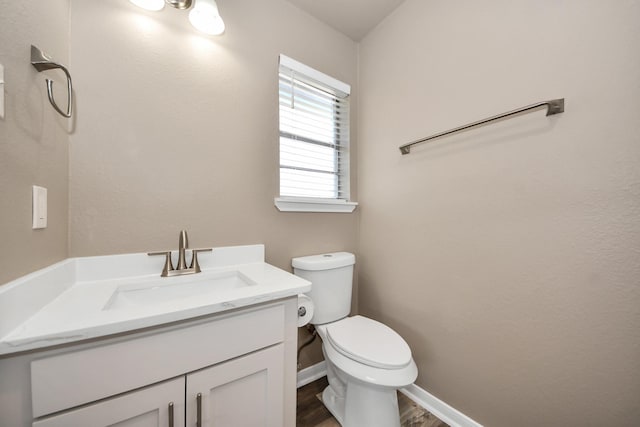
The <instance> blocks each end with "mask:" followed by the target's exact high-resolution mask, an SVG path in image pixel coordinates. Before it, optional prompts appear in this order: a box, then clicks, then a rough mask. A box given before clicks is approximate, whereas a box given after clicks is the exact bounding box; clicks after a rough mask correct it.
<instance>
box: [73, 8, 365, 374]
mask: <svg viewBox="0 0 640 427" xmlns="http://www.w3.org/2000/svg"><path fill="white" fill-rule="evenodd" d="M218 6H219V8H220V12H221V14H222V16H223V18H224V20H225V23H226V26H227V31H226V33H225V34H224V35H223V36H221V37H206V36H205V37H203V36H201V35H199V34H197V33H196V32H195V30H194V29H193V28H192V27H191V25H190V24H189V22H188V19H187V12H186V11H179V10H176V9H172V8H165V10H164V11H162V12H155V13H154V12H145V11H143V10H142V9H139V8H136V7H135V6H133V5H131V4H130V3H129V2H127V1H119V0H117V1H116V0H109V1H98V0H79V1H73V2H72V7H71V28H72V34H71V48H70V55H71V62H72V64H73V67H74V69H75V70H76V72H77V75H78V77H77V78H76V81H75V84H76V88H77V96H78V113H77V114H78V125H77V131H76V132H75V134H74V135H73V136H72V138H71V148H70V230H71V232H70V250H71V254H72V255H73V256H85V255H99V254H112V253H121V252H142V251H148V250H157V249H163V248H175V247H177V244H178V240H177V238H178V232H179V230H181V229H183V228H184V229H187V230H188V231H189V236H190V240H191V242H190V243H191V245H192V246H193V247H197V246H205V245H213V246H226V245H239V244H253V243H264V244H265V245H266V254H267V261H268V262H270V263H272V264H275V265H276V266H278V267H281V268H283V269H286V270H289V269H290V265H291V258H292V257H294V256H300V255H308V254H314V253H321V252H325V251H338V250H350V251H353V250H354V249H355V239H356V230H357V227H356V214H302V213H300V214H298V213H282V212H279V211H277V210H276V208H275V207H274V205H273V198H274V197H275V196H277V195H278V76H277V70H278V55H279V54H280V53H284V54H286V55H288V56H291V57H293V58H295V59H297V60H299V61H302V62H304V63H306V64H308V65H310V66H312V67H315V68H317V69H319V70H320V71H323V72H325V73H327V74H330V75H332V76H334V77H336V78H338V79H340V80H342V81H344V82H347V83H350V84H351V85H353V95H352V100H353V101H352V105H353V107H352V108H353V110H352V117H354V118H355V117H357V111H356V105H357V103H356V96H357V94H356V92H357V90H356V89H357V88H356V77H357V55H356V50H357V47H356V44H355V43H354V42H353V41H351V40H350V39H348V38H347V37H346V36H343V35H341V34H339V33H338V32H336V31H335V30H333V29H331V28H329V27H328V26H326V25H324V24H321V23H320V22H319V21H317V20H316V19H315V18H312V17H310V16H309V15H307V14H305V13H303V12H301V11H300V10H299V9H297V8H296V7H294V6H293V5H291V4H289V3H288V2H285V1H282V0H268V1H265V0H220V1H218ZM352 129H353V134H352V138H351V139H352V141H353V145H352V150H353V151H352V159H353V165H354V173H353V176H354V177H355V158H356V150H355V148H356V147H355V140H356V135H355V129H356V126H355V123H354V125H353V127H352ZM352 188H353V189H354V194H353V196H355V195H356V194H355V188H356V185H355V178H354V180H353V182H352ZM305 357H306V359H305V360H306V361H307V362H306V363H305V364H310V363H314V362H316V361H318V360H319V359H320V358H321V356H320V352H319V348H317V347H316V348H315V351H312V352H310V353H308V354H306V355H305Z"/></svg>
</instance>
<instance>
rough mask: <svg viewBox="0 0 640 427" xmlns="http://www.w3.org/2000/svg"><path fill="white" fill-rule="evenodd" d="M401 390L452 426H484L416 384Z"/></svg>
mask: <svg viewBox="0 0 640 427" xmlns="http://www.w3.org/2000/svg"><path fill="white" fill-rule="evenodd" d="M400 392H401V393H402V394H404V395H405V396H407V397H408V398H409V399H411V400H413V401H414V402H416V403H417V404H418V405H420V406H422V407H423V408H424V409H426V410H427V411H429V412H431V413H432V414H433V415H435V416H436V417H438V418H439V419H440V420H441V421H444V422H445V423H447V424H448V425H450V426H451V427H482V424H480V423H478V422H476V421H474V420H472V419H471V418H469V417H467V416H466V415H465V414H463V413H462V412H460V411H458V410H457V409H455V408H454V407H452V406H449V405H448V404H446V403H445V402H443V401H442V400H440V399H438V398H437V397H435V396H434V395H432V394H431V393H429V392H427V391H426V390H424V389H422V388H420V387H418V386H417V385H415V384H411V385H409V386H407V387H404V388H401V389H400Z"/></svg>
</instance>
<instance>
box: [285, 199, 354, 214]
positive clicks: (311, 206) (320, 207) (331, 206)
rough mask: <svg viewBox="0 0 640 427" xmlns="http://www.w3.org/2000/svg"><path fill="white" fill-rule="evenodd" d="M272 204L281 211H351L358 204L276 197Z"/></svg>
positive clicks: (341, 201)
mask: <svg viewBox="0 0 640 427" xmlns="http://www.w3.org/2000/svg"><path fill="white" fill-rule="evenodd" d="M274 204H275V205H276V207H277V208H278V210H279V211H281V212H337V213H351V212H353V211H354V210H355V208H356V206H358V204H357V203H356V202H347V201H346V200H334V199H305V198H286V197H276V198H275V199H274Z"/></svg>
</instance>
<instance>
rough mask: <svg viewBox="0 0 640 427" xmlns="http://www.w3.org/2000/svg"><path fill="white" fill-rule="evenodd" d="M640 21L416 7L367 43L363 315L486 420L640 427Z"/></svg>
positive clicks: (592, 4) (424, 383)
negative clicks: (522, 112) (452, 132)
mask: <svg viewBox="0 0 640 427" xmlns="http://www.w3.org/2000/svg"><path fill="white" fill-rule="evenodd" d="M639 22H640V2H638V1H627V2H602V1H565V2H539V1H518V2H513V1H507V0H500V1H495V2H491V5H490V6H488V5H487V4H486V3H483V2H475V1H460V2H449V1H444V0H442V1H440V0H434V1H423V0H406V1H405V2H404V3H403V4H402V5H401V6H400V7H399V8H398V9H397V10H396V11H395V12H394V14H393V15H392V16H391V17H390V18H389V19H387V20H386V21H385V22H384V23H383V24H382V25H381V26H379V27H378V28H377V29H376V30H375V31H374V32H373V33H372V34H370V35H369V36H368V37H366V38H365V40H364V41H363V42H362V44H361V47H360V101H361V102H360V106H359V109H360V127H359V134H358V136H359V141H358V142H359V147H358V148H359V156H358V162H359V163H358V169H359V177H358V183H359V194H360V202H361V211H360V221H361V225H360V237H359V243H358V248H359V252H358V254H359V271H360V276H359V286H360V301H359V304H360V310H361V312H363V313H364V314H365V315H370V316H372V317H373V318H375V319H378V320H381V321H384V322H386V323H388V324H389V325H390V326H392V327H394V328H396V330H397V331H398V332H400V333H401V334H402V335H403V336H404V337H405V338H406V339H407V341H408V342H409V344H410V346H411V347H412V349H413V353H414V357H415V359H416V362H417V363H418V367H419V371H420V375H419V378H418V381H417V383H418V385H420V386H421V387H423V388H425V389H426V390H428V391H430V392H431V393H433V394H434V395H436V396H437V397H439V398H440V399H442V400H444V401H446V402H447V403H449V404H450V405H452V406H454V407H455V408H457V409H459V410H461V411H463V412H464V413H466V414H467V415H469V416H471V417H472V418H474V419H476V420H477V421H478V422H480V423H482V424H484V425H486V426H492V427H508V426H520V427H526V426H540V425H545V426H550V425H564V426H600V425H611V426H618V427H620V426H629V427H631V426H636V425H638V420H639V419H640V405H639V404H638V396H640V308H639V307H640V279H639V278H640V251H639V248H640V222H639V221H638V218H639V213H640V168H639V164H640V144H639V143H640V120H638V118H639V117H640V79H639V76H640V55H639V54H638V46H640V26H639V25H638V23H639ZM555 97H566V102H567V104H566V112H565V113H564V114H562V115H559V116H554V117H552V118H546V117H545V116H544V112H537V113H532V114H530V115H527V116H523V117H519V118H515V119H511V120H508V121H504V122H501V123H499V124H496V125H492V126H487V127H484V128H482V129H479V130H475V131H472V132H467V133H464V134H461V135H459V136H456V137H450V138H446V139H442V140H440V141H439V142H434V143H432V144H429V145H423V146H421V147H419V148H415V149H414V150H413V151H412V153H411V154H410V155H408V156H401V155H400V153H399V151H398V148H397V147H398V145H401V144H403V143H405V142H409V141H412V140H415V139H418V138H420V137H425V136H427V135H429V134H432V133H436V132H439V131H444V130H446V129H449V128H452V127H456V126H459V125H463V124H465V123H469V122H472V121H474V120H478V119H481V118H484V117H489V116H491V115H493V114H498V113H500V112H503V111H508V110H510V109H512V108H517V107H520V106H524V105H526V104H529V103H533V102H536V101H542V100H545V99H552V98H555Z"/></svg>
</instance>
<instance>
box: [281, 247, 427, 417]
mask: <svg viewBox="0 0 640 427" xmlns="http://www.w3.org/2000/svg"><path fill="white" fill-rule="evenodd" d="M354 263H355V257H354V256H353V254H349V253H346V252H338V253H333V254H323V255H314V256H309V257H301V258H294V259H293V261H292V265H293V267H294V273H295V274H297V275H299V276H301V277H304V278H306V279H307V280H309V281H311V283H312V289H311V292H309V294H308V295H309V296H310V297H311V299H312V300H313V301H314V306H315V311H314V316H313V318H312V319H311V323H312V324H314V326H315V328H316V330H317V331H318V335H320V338H321V339H322V352H323V354H324V357H325V361H326V363H327V379H328V381H329V385H328V386H327V388H326V389H325V390H324V391H323V393H322V401H323V403H324V405H325V406H326V407H327V409H329V411H330V412H331V414H332V415H333V416H334V417H335V418H336V419H337V420H338V422H339V423H340V425H342V426H343V427H363V426H367V427H399V426H400V416H399V411H398V400H397V394H396V390H397V389H398V388H401V387H405V386H407V385H409V384H411V383H413V382H414V381H415V379H416V377H417V375H418V369H417V367H416V364H415V362H414V361H413V358H412V357H411V349H410V348H409V346H408V345H407V343H406V342H405V341H404V339H402V337H401V336H400V335H398V334H397V333H396V332H395V331H394V330H393V329H391V328H389V327H388V326H386V325H384V324H382V323H380V322H377V321H375V320H373V319H369V318H367V317H364V316H352V317H348V314H349V310H350V306H351V286H352V274H353V265H354Z"/></svg>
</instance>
